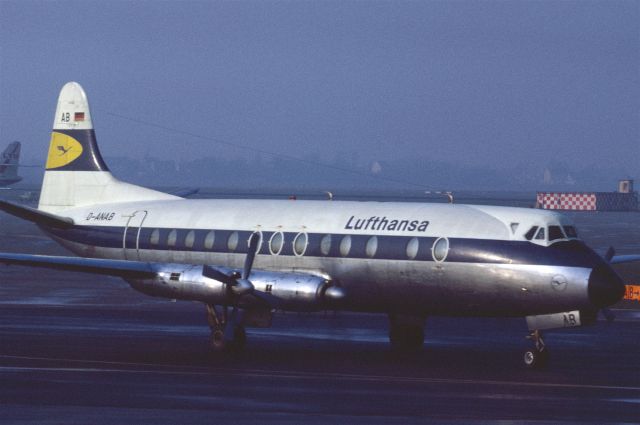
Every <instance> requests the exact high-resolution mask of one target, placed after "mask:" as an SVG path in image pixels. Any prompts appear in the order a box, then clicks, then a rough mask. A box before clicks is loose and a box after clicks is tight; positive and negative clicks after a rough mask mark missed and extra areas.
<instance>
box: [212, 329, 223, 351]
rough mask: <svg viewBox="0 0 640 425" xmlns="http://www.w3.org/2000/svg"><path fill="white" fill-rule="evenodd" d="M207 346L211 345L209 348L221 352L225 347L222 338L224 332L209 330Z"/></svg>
mask: <svg viewBox="0 0 640 425" xmlns="http://www.w3.org/2000/svg"><path fill="white" fill-rule="evenodd" d="M209 347H211V350H212V351H214V352H221V351H225V350H226V349H227V342H226V341H225V340H224V332H223V331H222V330H215V331H213V332H211V336H210V337H209Z"/></svg>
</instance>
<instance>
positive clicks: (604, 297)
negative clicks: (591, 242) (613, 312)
mask: <svg viewBox="0 0 640 425" xmlns="http://www.w3.org/2000/svg"><path fill="white" fill-rule="evenodd" d="M588 291H589V300H590V301H591V304H593V305H594V306H595V307H597V308H602V307H607V306H610V305H611V304H614V303H616V302H617V301H618V300H619V299H620V298H622V297H623V296H624V292H625V286H624V282H623V281H622V279H621V278H620V276H618V274H617V273H616V272H615V271H614V270H613V269H612V268H611V266H610V265H609V264H606V263H602V264H599V265H597V266H596V267H594V268H593V270H592V271H591V275H590V276H589V284H588Z"/></svg>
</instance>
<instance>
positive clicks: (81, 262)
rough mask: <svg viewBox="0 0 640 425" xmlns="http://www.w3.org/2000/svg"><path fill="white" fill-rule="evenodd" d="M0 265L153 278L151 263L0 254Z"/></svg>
mask: <svg viewBox="0 0 640 425" xmlns="http://www.w3.org/2000/svg"><path fill="white" fill-rule="evenodd" d="M0 264H6V265H8V266H9V265H20V266H30V267H42V268H48V269H56V270H68V271H75V272H86V273H95V274H101V275H107V276H117V277H122V278H153V277H155V276H156V275H157V271H156V270H154V268H153V265H152V263H145V262H142V261H127V260H105V259H101V258H82V257H59V256H50V255H33V254H12V253H5V252H2V253H0Z"/></svg>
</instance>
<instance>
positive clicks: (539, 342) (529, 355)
mask: <svg viewBox="0 0 640 425" xmlns="http://www.w3.org/2000/svg"><path fill="white" fill-rule="evenodd" d="M527 338H528V339H530V340H532V341H533V347H532V348H530V349H528V350H526V351H525V352H524V357H523V360H524V365H525V366H526V367H527V368H529V369H538V368H541V367H544V366H545V365H546V364H547V361H548V360H549V351H548V350H547V347H546V346H545V344H544V340H543V339H542V331H539V330H534V331H533V332H531V334H530V335H529V336H527Z"/></svg>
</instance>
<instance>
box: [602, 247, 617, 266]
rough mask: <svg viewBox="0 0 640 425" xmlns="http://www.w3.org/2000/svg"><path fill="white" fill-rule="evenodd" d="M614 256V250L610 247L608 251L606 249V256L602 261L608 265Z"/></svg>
mask: <svg viewBox="0 0 640 425" xmlns="http://www.w3.org/2000/svg"><path fill="white" fill-rule="evenodd" d="M614 255H616V250H615V249H614V248H613V247H612V246H610V247H609V249H607V252H606V254H604V259H605V260H606V261H607V263H608V262H610V261H611V259H612V258H613V256H614Z"/></svg>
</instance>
